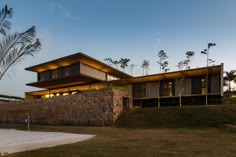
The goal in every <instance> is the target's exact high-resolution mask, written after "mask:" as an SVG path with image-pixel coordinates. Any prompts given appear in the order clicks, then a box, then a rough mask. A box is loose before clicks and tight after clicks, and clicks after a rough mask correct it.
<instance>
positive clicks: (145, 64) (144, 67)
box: [141, 60, 149, 75]
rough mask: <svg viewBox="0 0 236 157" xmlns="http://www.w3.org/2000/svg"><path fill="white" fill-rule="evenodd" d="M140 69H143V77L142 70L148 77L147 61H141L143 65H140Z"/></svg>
mask: <svg viewBox="0 0 236 157" xmlns="http://www.w3.org/2000/svg"><path fill="white" fill-rule="evenodd" d="M141 68H143V75H144V70H145V71H146V75H148V69H149V61H147V60H143V64H142V66H141Z"/></svg>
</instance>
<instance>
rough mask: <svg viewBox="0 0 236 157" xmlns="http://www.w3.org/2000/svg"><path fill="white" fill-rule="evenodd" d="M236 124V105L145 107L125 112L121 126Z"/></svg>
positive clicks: (166, 126)
mask: <svg viewBox="0 0 236 157" xmlns="http://www.w3.org/2000/svg"><path fill="white" fill-rule="evenodd" d="M234 123H235V124H236V105H224V106H208V107H205V106H196V107H182V108H179V107H168V108H167V107H166V108H164V107H163V108H160V109H157V108H144V109H135V110H130V111H127V112H124V113H123V114H122V115H121V116H120V117H119V119H118V120H117V122H116V126H117V127H121V128H163V127H164V128H208V127H224V125H225V124H234Z"/></svg>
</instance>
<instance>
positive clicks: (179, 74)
mask: <svg viewBox="0 0 236 157" xmlns="http://www.w3.org/2000/svg"><path fill="white" fill-rule="evenodd" d="M222 68H223V64H221V65H217V66H210V67H203V68H197V69H189V70H182V71H175V72H169V73H161V74H155V75H147V76H139V77H133V78H128V79H123V80H116V81H112V83H114V84H122V85H125V84H132V83H143V82H154V81H160V80H171V79H177V78H188V77H197V76H205V75H206V74H207V73H208V74H209V75H210V74H221V73H222Z"/></svg>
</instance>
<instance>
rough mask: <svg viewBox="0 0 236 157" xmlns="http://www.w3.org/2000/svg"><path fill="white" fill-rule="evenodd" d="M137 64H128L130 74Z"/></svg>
mask: <svg viewBox="0 0 236 157" xmlns="http://www.w3.org/2000/svg"><path fill="white" fill-rule="evenodd" d="M136 66H137V65H135V64H130V65H129V66H128V68H129V69H130V75H131V76H132V75H133V70H134V68H135V67H136Z"/></svg>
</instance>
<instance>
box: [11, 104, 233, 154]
mask: <svg viewBox="0 0 236 157" xmlns="http://www.w3.org/2000/svg"><path fill="white" fill-rule="evenodd" d="M226 124H230V125H235V124H236V105H223V106H208V107H205V106H196V107H182V108H179V107H177V108H173V107H172V108H161V109H159V110H157V108H146V109H136V110H131V111H128V112H124V113H123V114H122V115H121V116H120V118H119V119H118V121H117V123H116V124H115V126H114V127H67V126H58V127H56V126H54V127H53V126H33V127H32V130H38V131H59V132H68V133H81V134H95V135H97V136H96V137H95V138H93V139H90V140H87V141H83V142H79V143H75V144H68V145H63V146H57V147H52V148H45V149H39V150H34V151H29V152H22V153H17V154H12V155H9V156H10V157H54V156H55V157H159V156H164V157H178V156H179V157H193V156H197V157H199V156H200V157H231V156H232V157H233V156H236V128H234V129H233V128H229V127H226ZM235 126H236V125H235Z"/></svg>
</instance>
